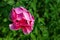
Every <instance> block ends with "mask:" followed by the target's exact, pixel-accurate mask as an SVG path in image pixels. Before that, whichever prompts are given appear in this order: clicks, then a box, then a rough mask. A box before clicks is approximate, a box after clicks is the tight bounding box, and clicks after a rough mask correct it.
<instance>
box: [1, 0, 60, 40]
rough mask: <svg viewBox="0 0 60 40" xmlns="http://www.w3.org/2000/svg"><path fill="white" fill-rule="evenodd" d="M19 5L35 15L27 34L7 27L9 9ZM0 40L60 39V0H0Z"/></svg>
mask: <svg viewBox="0 0 60 40" xmlns="http://www.w3.org/2000/svg"><path fill="white" fill-rule="evenodd" d="M20 6H23V7H25V8H26V9H27V10H29V11H30V13H31V14H32V15H34V17H35V24H34V29H33V31H32V32H31V33H30V34H29V35H24V34H23V32H22V30H18V31H12V30H10V29H9V24H10V23H11V21H10V20H9V14H10V12H11V9H12V8H13V7H20ZM0 40H60V0H0Z"/></svg>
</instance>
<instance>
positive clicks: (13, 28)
mask: <svg viewBox="0 0 60 40" xmlns="http://www.w3.org/2000/svg"><path fill="white" fill-rule="evenodd" d="M9 28H10V30H19V29H20V28H16V26H15V25H14V24H10V25H9Z"/></svg>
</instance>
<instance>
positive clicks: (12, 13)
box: [10, 8, 16, 20]
mask: <svg viewBox="0 0 60 40" xmlns="http://www.w3.org/2000/svg"><path fill="white" fill-rule="evenodd" d="M10 16H11V20H16V12H15V11H14V8H13V9H12V12H11V14H10Z"/></svg>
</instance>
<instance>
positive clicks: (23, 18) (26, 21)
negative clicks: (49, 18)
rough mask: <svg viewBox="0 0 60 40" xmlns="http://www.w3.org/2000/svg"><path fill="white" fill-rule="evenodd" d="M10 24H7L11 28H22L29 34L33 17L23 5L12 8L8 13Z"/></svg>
mask: <svg viewBox="0 0 60 40" xmlns="http://www.w3.org/2000/svg"><path fill="white" fill-rule="evenodd" d="M10 18H11V21H12V24H9V28H10V29H11V30H19V29H22V31H23V33H24V34H29V33H30V32H31V31H32V30H33V25H34V17H33V16H32V15H31V14H30V12H29V11H28V10H26V9H25V8H23V7H17V8H13V9H12V11H11V13H10Z"/></svg>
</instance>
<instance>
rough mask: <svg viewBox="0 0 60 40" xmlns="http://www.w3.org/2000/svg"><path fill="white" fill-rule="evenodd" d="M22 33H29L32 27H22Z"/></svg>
mask: <svg viewBox="0 0 60 40" xmlns="http://www.w3.org/2000/svg"><path fill="white" fill-rule="evenodd" d="M22 30H23V33H24V34H29V33H30V32H31V31H32V30H33V29H32V28H31V27H30V26H27V27H23V28H22Z"/></svg>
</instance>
